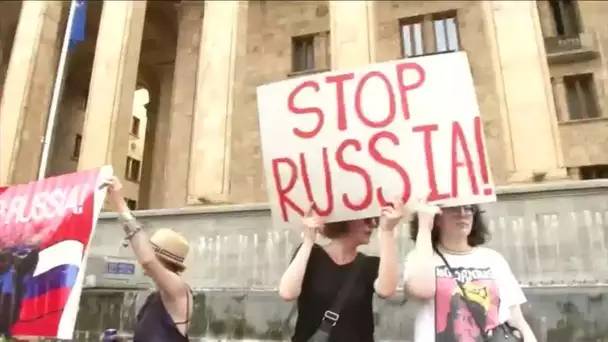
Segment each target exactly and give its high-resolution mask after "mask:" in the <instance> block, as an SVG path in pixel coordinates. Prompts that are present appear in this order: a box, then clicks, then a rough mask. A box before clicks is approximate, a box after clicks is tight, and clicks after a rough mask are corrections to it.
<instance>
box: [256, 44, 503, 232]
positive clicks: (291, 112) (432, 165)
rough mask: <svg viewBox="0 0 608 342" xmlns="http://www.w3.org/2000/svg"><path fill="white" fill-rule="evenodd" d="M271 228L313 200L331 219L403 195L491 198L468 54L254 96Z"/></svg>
mask: <svg viewBox="0 0 608 342" xmlns="http://www.w3.org/2000/svg"><path fill="white" fill-rule="evenodd" d="M257 95H258V111H259V122H260V131H261V140H262V152H263V158H264V167H265V172H266V183H267V188H268V199H269V203H270V206H271V208H272V217H273V222H274V224H277V225H284V226H289V225H293V224H299V223H300V222H301V220H300V217H301V215H302V214H303V212H304V211H305V210H306V208H307V207H308V206H309V203H310V202H311V201H314V202H315V204H316V206H317V211H318V213H319V214H320V215H322V216H326V217H327V220H328V221H329V222H331V221H343V220H351V219H357V218H363V217H370V216H377V215H378V213H379V211H380V207H381V206H384V205H386V204H387V203H388V202H390V201H392V200H393V199H394V198H395V197H396V196H401V197H402V198H403V199H404V201H408V200H409V199H410V198H412V196H416V197H420V196H426V195H428V199H429V201H431V202H435V203H438V204H444V205H458V204H465V203H466V204H473V203H481V202H490V201H495V200H496V195H495V192H494V185H493V183H492V176H491V173H490V169H489V166H488V162H487V158H486V151H485V147H484V138H483V132H482V131H483V127H482V122H481V119H480V117H479V108H478V105H477V99H476V96H475V88H474V86H473V79H472V77H471V73H470V69H469V63H468V60H467V56H466V53H464V52H457V53H448V54H441V55H434V56H427V57H420V58H409V59H405V60H399V61H392V62H386V63H379V64H374V65H369V66H367V67H365V68H360V69H354V70H345V71H336V72H328V73H323V74H316V75H312V76H307V77H300V78H296V79H290V80H286V81H282V82H278V83H273V84H268V85H263V86H261V87H259V88H258V90H257Z"/></svg>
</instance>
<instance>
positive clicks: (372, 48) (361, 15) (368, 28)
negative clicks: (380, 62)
mask: <svg viewBox="0 0 608 342" xmlns="http://www.w3.org/2000/svg"><path fill="white" fill-rule="evenodd" d="M329 11H330V12H329V13H330V29H331V66H332V69H344V68H354V67H360V66H363V65H367V64H370V63H373V62H374V61H375V60H376V17H375V11H374V1H346V0H345V1H339V0H338V1H329Z"/></svg>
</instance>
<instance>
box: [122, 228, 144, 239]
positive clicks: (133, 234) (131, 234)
mask: <svg viewBox="0 0 608 342" xmlns="http://www.w3.org/2000/svg"><path fill="white" fill-rule="evenodd" d="M140 231H141V226H137V227H136V228H135V229H134V230H132V231H130V232H128V233H127V236H125V240H128V241H131V239H133V237H134V236H135V234H137V233H139V232H140Z"/></svg>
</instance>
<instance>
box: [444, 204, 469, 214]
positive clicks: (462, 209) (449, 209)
mask: <svg viewBox="0 0 608 342" xmlns="http://www.w3.org/2000/svg"><path fill="white" fill-rule="evenodd" d="M441 210H442V211H443V212H447V213H460V214H475V213H476V212H477V211H478V209H477V207H476V206H473V205H459V206H455V207H446V208H442V209H441Z"/></svg>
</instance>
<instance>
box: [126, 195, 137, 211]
mask: <svg viewBox="0 0 608 342" xmlns="http://www.w3.org/2000/svg"><path fill="white" fill-rule="evenodd" d="M125 201H126V202H127V207H129V209H131V210H137V201H136V200H133V199H130V198H125Z"/></svg>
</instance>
